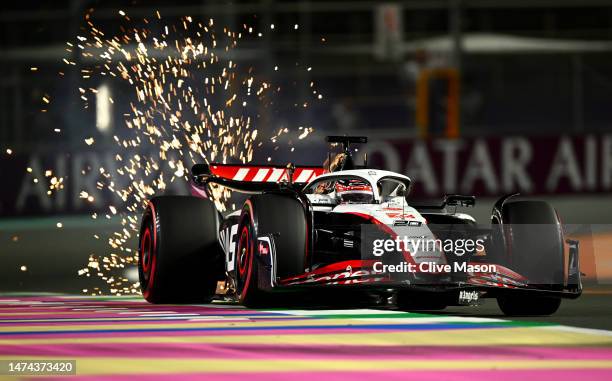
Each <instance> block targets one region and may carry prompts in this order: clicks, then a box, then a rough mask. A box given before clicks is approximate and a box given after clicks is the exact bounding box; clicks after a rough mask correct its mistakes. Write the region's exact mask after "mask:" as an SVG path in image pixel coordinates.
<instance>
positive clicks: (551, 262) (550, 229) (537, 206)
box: [497, 201, 564, 315]
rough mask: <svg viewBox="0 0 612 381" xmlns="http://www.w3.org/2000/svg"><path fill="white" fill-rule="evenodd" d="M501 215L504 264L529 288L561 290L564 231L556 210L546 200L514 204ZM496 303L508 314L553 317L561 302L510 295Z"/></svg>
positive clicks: (540, 297)
mask: <svg viewBox="0 0 612 381" xmlns="http://www.w3.org/2000/svg"><path fill="white" fill-rule="evenodd" d="M501 212H502V213H501V215H502V219H503V221H502V224H501V226H502V229H503V234H502V235H503V237H504V243H503V244H502V246H503V247H505V250H506V252H507V256H506V260H505V263H506V264H507V265H508V266H509V267H510V268H511V269H512V270H514V271H516V272H517V273H519V274H521V275H523V276H524V277H525V278H527V280H528V285H529V286H530V287H534V288H538V289H545V290H552V291H560V290H562V289H563V284H564V257H563V252H564V246H563V229H562V226H561V223H560V221H559V218H558V216H557V213H556V211H555V210H554V208H553V207H552V206H550V205H549V204H548V203H546V202H543V201H512V202H507V203H505V204H504V205H503V207H502V211H501ZM497 304H498V305H499V307H500V309H501V310H502V311H503V312H504V314H506V315H550V314H553V313H555V312H556V311H557V309H558V308H559V306H560V304H561V299H560V298H551V297H542V296H532V295H527V294H523V293H520V294H514V295H513V294H511V293H508V294H506V295H503V296H500V297H498V298H497Z"/></svg>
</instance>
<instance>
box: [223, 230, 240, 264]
mask: <svg viewBox="0 0 612 381" xmlns="http://www.w3.org/2000/svg"><path fill="white" fill-rule="evenodd" d="M237 233H238V225H237V224H236V225H232V226H231V227H229V228H227V229H223V231H222V232H221V235H220V238H221V245H222V246H223V251H225V263H226V265H227V269H226V270H227V271H232V270H234V267H235V266H236V235H237Z"/></svg>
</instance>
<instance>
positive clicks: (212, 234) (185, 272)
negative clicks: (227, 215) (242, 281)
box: [138, 196, 225, 303]
mask: <svg viewBox="0 0 612 381" xmlns="http://www.w3.org/2000/svg"><path fill="white" fill-rule="evenodd" d="M218 229H219V213H218V212H217V210H216V208H215V206H214V204H213V203H212V202H211V201H209V200H205V199H200V198H196V197H190V196H161V197H154V198H153V199H151V200H150V201H149V204H148V205H147V208H146V210H145V212H144V215H143V218H142V223H141V228H140V237H139V249H138V274H139V278H140V287H141V290H142V294H143V296H144V298H145V299H146V300H147V301H148V302H150V303H207V302H210V300H211V299H212V298H213V296H214V295H215V291H216V287H217V281H218V280H222V279H224V278H225V268H224V255H223V251H222V249H221V247H220V245H219V241H218V238H217V237H218Z"/></svg>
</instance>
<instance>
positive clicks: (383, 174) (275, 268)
mask: <svg viewBox="0 0 612 381" xmlns="http://www.w3.org/2000/svg"><path fill="white" fill-rule="evenodd" d="M327 141H328V142H329V143H332V144H334V145H336V146H339V145H341V147H342V152H340V153H338V154H336V155H335V156H333V157H331V156H329V157H328V159H327V161H326V163H325V164H324V165H322V166H295V165H293V164H289V165H287V166H274V165H272V166H270V165H243V164H241V165H228V164H196V165H194V166H193V168H192V174H191V182H190V187H191V193H192V195H190V196H157V197H153V198H152V199H151V200H150V201H149V202H148V205H147V207H146V210H145V211H144V214H143V216H142V222H141V229H140V235H139V248H138V253H139V261H138V269H139V277H140V287H141V289H142V294H143V296H144V298H145V299H146V300H147V301H149V302H151V303H207V302H210V301H211V300H212V299H214V298H222V299H225V300H233V301H236V302H239V303H242V304H243V305H246V306H249V307H259V306H264V305H269V304H270V303H271V302H272V303H273V301H274V299H275V298H276V297H277V296H278V295H281V294H282V295H287V293H289V294H291V293H292V292H293V293H296V294H300V293H302V295H304V294H308V293H310V292H314V291H315V290H317V291H320V290H342V291H343V292H349V293H350V292H353V291H355V292H357V291H363V290H366V291H367V292H371V293H375V294H378V295H383V296H385V298H386V299H387V300H392V301H393V303H395V305H396V306H397V307H398V308H401V309H406V310H411V309H442V308H445V307H446V306H449V305H474V304H478V303H479V301H480V300H481V299H482V298H496V299H497V302H498V305H499V307H500V308H501V310H502V311H503V312H504V313H505V314H507V315H549V314H552V313H554V312H555V311H556V310H557V309H558V308H559V305H560V303H561V300H562V299H563V298H577V297H578V296H580V294H581V292H582V284H581V279H580V276H581V274H580V268H579V250H578V242H577V241H575V240H566V239H565V237H564V231H563V227H562V224H561V223H560V220H559V217H558V215H557V212H556V211H555V209H554V208H553V207H551V206H550V205H549V204H547V203H546V202H543V201H537V200H525V199H522V198H520V197H519V195H517V194H512V195H507V196H504V197H502V198H501V199H499V200H498V201H497V203H496V204H495V206H494V207H493V211H492V214H491V221H490V222H489V223H488V224H487V225H479V224H477V223H476V221H475V219H474V218H473V217H472V216H470V215H469V214H466V213H461V212H458V211H457V210H458V208H467V207H470V206H473V205H474V203H475V197H474V196H471V195H467V196H466V195H446V196H445V197H444V198H443V200H442V201H441V202H439V203H423V202H418V201H417V200H413V199H412V198H411V194H410V190H411V187H412V182H411V180H410V178H409V177H408V176H406V175H403V174H399V173H394V172H390V171H386V170H381V169H377V168H368V165H367V160H364V163H363V165H356V164H355V161H354V160H353V155H352V152H353V150H351V148H350V146H351V145H353V144H365V143H366V142H367V138H365V137H346V136H330V137H328V138H327ZM218 187H225V188H229V189H231V190H233V191H237V192H241V193H244V194H246V196H247V197H246V200H245V201H244V203H243V204H242V207H241V208H239V209H237V210H233V211H230V212H226V213H222V212H220V211H219V210H218V209H217V207H216V206H215V202H214V198H213V190H214V189H218ZM408 237H410V239H411V240H412V241H411V242H412V246H410V245H408ZM415 239H417V240H422V241H423V242H425V241H427V242H433V243H434V245H433V248H432V249H431V250H424V249H423V248H420V249H419V248H416V249H415V245H414V242H415ZM469 239H474V240H475V242H478V243H479V244H477V245H472V247H466V245H464V244H465V242H466V240H469ZM443 242H445V243H446V242H450V243H453V242H454V243H455V244H456V243H462V248H461V250H460V252H459V251H457V248H458V245H455V247H450V248H447V247H446V246H445V245H442V243H443ZM402 243H404V244H405V245H404V246H403V247H401V246H402ZM396 246H397V247H396ZM417 246H418V242H417ZM451 246H452V245H451ZM383 247H384V248H386V249H389V251H388V252H386V254H385V255H384V256H383V255H382V254H381V253H380V252H383V251H382V248H383ZM459 253H460V254H459ZM566 259H567V269H566ZM295 300H296V301H298V300H300V298H297V297H296V298H295Z"/></svg>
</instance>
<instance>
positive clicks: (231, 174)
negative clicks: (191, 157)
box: [191, 163, 325, 197]
mask: <svg viewBox="0 0 612 381" xmlns="http://www.w3.org/2000/svg"><path fill="white" fill-rule="evenodd" d="M324 172H325V170H324V168H323V167H315V166H293V165H287V166H281V165H246V164H242V165H234V164H216V163H213V164H196V165H194V166H193V167H192V168H191V174H192V184H193V187H192V192H194V193H197V194H196V195H199V196H204V197H206V196H207V195H208V193H207V192H208V187H207V186H206V185H208V184H210V183H213V184H218V185H221V186H224V187H226V188H229V189H232V190H235V191H238V192H243V193H262V192H265V191H271V190H277V189H279V188H280V186H281V185H287V184H293V185H295V186H298V187H301V186H304V185H305V184H307V183H308V182H310V181H311V180H313V179H314V178H316V177H317V176H319V175H321V174H323V173H324ZM194 187H195V188H196V189H193V188H194ZM202 191H204V192H206V195H205V194H202V193H201V192H202Z"/></svg>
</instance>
